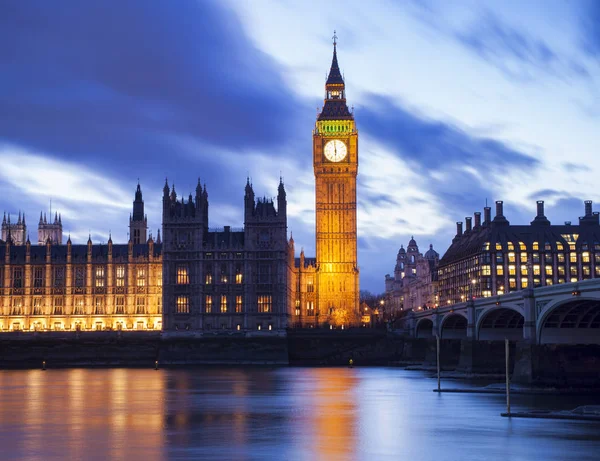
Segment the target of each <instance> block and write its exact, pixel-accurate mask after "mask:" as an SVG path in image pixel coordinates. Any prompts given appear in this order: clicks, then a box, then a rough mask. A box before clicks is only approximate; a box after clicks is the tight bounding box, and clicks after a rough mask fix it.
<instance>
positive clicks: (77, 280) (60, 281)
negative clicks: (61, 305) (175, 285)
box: [0, 265, 162, 288]
mask: <svg viewBox="0 0 600 461" xmlns="http://www.w3.org/2000/svg"><path fill="white" fill-rule="evenodd" d="M2 269H3V268H2ZM2 272H3V270H2V271H0V275H2V276H3V274H2ZM45 273H46V270H45V268H44V267H34V268H33V270H32V287H33V288H43V287H45V286H46V278H45V275H46V274H45ZM125 273H126V270H125V266H122V265H119V266H116V267H115V285H116V286H117V287H124V286H125V280H126V277H125ZM24 274H25V271H24V269H23V267H14V268H13V269H12V287H13V288H23V287H24ZM92 275H93V277H94V278H93V280H94V286H95V287H98V288H100V287H104V286H105V284H106V274H105V267H104V266H95V268H94V270H93V272H92ZM85 278H86V268H85V267H83V266H76V267H75V268H74V270H73V286H75V287H85ZM3 281H4V280H3V277H0V286H2V284H3ZM135 284H136V286H138V287H143V286H146V268H145V267H138V268H136V269H135ZM157 284H158V285H159V286H160V285H162V276H161V275H160V272H159V274H158V276H157ZM52 286H54V287H64V286H65V268H64V267H63V266H57V267H54V268H53V272H52Z"/></svg>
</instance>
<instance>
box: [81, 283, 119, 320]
mask: <svg viewBox="0 0 600 461" xmlns="http://www.w3.org/2000/svg"><path fill="white" fill-rule="evenodd" d="M117 280H118V279H117ZM82 301H83V300H82ZM124 313H125V298H124V297H123V296H117V298H116V299H115V314H124Z"/></svg>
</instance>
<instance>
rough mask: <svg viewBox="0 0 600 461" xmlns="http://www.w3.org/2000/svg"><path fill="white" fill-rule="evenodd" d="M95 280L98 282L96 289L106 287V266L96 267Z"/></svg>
mask: <svg viewBox="0 0 600 461" xmlns="http://www.w3.org/2000/svg"><path fill="white" fill-rule="evenodd" d="M95 280H96V285H95V286H96V287H99V288H101V287H103V286H104V266H96V269H95Z"/></svg>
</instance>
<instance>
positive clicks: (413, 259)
mask: <svg viewBox="0 0 600 461" xmlns="http://www.w3.org/2000/svg"><path fill="white" fill-rule="evenodd" d="M410 262H411V263H414V262H415V255H410Z"/></svg>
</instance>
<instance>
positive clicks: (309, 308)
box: [306, 301, 315, 317]
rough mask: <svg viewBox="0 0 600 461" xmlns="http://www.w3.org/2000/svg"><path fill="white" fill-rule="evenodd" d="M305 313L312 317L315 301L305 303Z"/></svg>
mask: <svg viewBox="0 0 600 461" xmlns="http://www.w3.org/2000/svg"><path fill="white" fill-rule="evenodd" d="M306 315H308V316H309V317H313V316H314V315H315V303H314V302H313V301H309V302H307V303H306Z"/></svg>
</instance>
